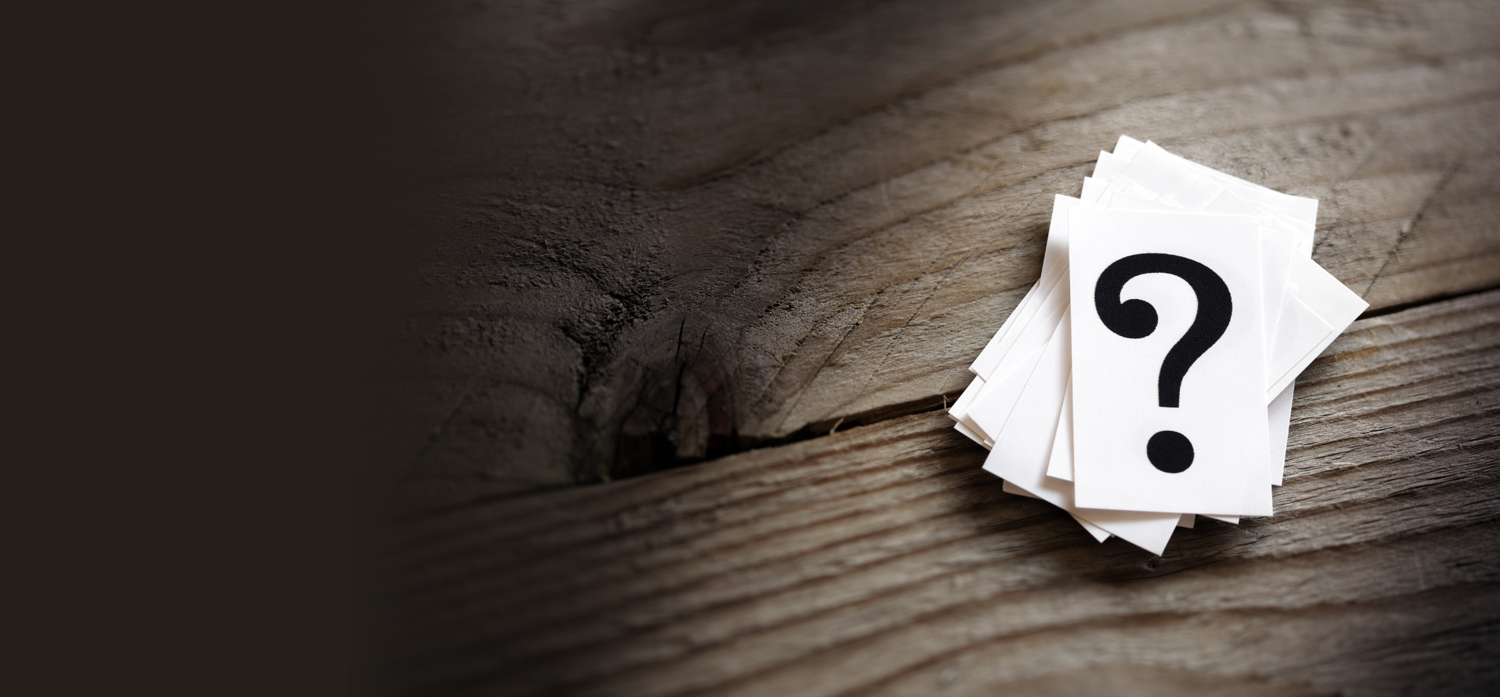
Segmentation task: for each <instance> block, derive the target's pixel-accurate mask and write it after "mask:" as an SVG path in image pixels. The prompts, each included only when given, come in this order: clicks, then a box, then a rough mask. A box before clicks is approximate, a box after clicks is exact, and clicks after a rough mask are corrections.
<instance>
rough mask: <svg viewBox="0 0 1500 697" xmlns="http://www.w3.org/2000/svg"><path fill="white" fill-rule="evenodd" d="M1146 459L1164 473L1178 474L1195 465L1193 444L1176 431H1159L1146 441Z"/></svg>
mask: <svg viewBox="0 0 1500 697" xmlns="http://www.w3.org/2000/svg"><path fill="white" fill-rule="evenodd" d="M1146 457H1147V458H1148V459H1150V460H1151V465H1152V466H1154V467H1156V469H1159V470H1161V471H1163V472H1169V473H1171V474H1177V473H1178V472H1181V471H1183V470H1185V469H1187V468H1188V467H1191V466H1192V464H1193V444H1192V443H1191V442H1190V441H1188V439H1187V436H1184V435H1182V434H1181V433H1178V432H1176V431H1158V432H1157V434H1156V435H1154V436H1151V440H1149V441H1146Z"/></svg>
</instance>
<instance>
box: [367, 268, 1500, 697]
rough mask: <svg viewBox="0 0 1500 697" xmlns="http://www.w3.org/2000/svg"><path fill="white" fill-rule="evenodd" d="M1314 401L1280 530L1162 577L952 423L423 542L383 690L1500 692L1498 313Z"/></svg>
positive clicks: (1203, 541)
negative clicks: (1001, 466) (999, 474)
mask: <svg viewBox="0 0 1500 697" xmlns="http://www.w3.org/2000/svg"><path fill="white" fill-rule="evenodd" d="M1297 385H1298V387H1297V406H1296V410H1295V411H1294V421H1293V425H1292V431H1291V446H1290V452H1289V459H1288V461H1289V468H1290V469H1289V471H1288V475H1287V480H1286V485H1285V486H1284V487H1281V488H1280V489H1278V490H1277V492H1276V494H1275V507H1276V515H1275V516H1274V517H1270V518H1261V519H1248V520H1246V521H1245V522H1244V523H1243V524H1241V525H1239V526H1230V525H1224V524H1220V523H1217V522H1213V521H1206V520H1201V519H1200V522H1199V523H1198V526H1197V528H1195V529H1192V530H1179V531H1178V532H1177V534H1176V536H1175V537H1174V539H1173V541H1172V542H1171V544H1170V545H1169V546H1168V548H1167V552H1166V554H1165V555H1164V556H1162V557H1153V556H1152V555H1150V554H1149V553H1146V552H1143V551H1141V550H1139V549H1136V548H1134V547H1132V546H1130V545H1129V544H1127V543H1124V542H1122V541H1119V540H1109V541H1107V542H1105V543H1103V544H1102V545H1101V544H1098V543H1095V542H1094V541H1093V540H1092V539H1091V538H1089V537H1088V536H1087V534H1085V533H1084V531H1083V530H1082V529H1080V528H1079V527H1078V526H1077V525H1076V524H1075V523H1074V522H1073V521H1072V520H1071V519H1070V518H1068V517H1067V516H1066V515H1065V514H1063V513H1062V512H1061V511H1059V510H1057V509H1055V508H1052V507H1050V506H1049V505H1047V504H1045V503H1041V502H1039V501H1036V500H1032V499H1027V498H1022V497H1017V496H1012V495H1008V494H1005V493H1002V492H1001V490H1000V483H999V481H998V480H996V479H995V478H994V477H992V476H990V475H989V474H986V473H985V472H983V471H982V470H980V469H979V468H980V464H981V463H982V461H983V458H984V451H983V450H981V449H980V448H978V447H976V446H974V445H973V444H971V443H970V442H968V441H967V440H965V439H964V438H963V437H961V436H960V435H958V434H957V433H955V432H954V431H953V430H952V429H951V428H950V426H951V422H950V421H949V420H948V419H947V418H946V417H945V416H944V415H943V414H942V413H941V412H931V413H923V414H915V415H910V416H905V417H900V418H896V419H891V420H887V421H884V422H881V423H877V424H874V425H869V426H863V427H858V428H855V429H852V430H849V431H841V432H839V433H837V434H835V435H831V436H826V437H821V438H817V439H813V440H809V441H805V442H799V443H794V444H789V445H784V446H779V447H773V448H766V449H761V450H756V451H752V452H748V453H743V454H739V455H734V456H731V457H726V458H722V459H719V460H716V461H713V462H709V463H705V464H702V465H698V466H694V467H689V468H683V469H678V470H673V471H670V472H663V473H658V474H654V475H650V476H646V477H641V478H636V479H631V480H627V481H622V482H614V483H610V484H604V485H599V486H592V487H583V488H575V489H566V490H559V491H553V492H547V493H540V494H535V495H531V496H526V497H520V498H512V499H509V500H503V501H496V502H491V503H488V504H484V505H477V506H473V507H469V508H466V509H464V510H461V511H455V512H451V513H448V514H444V515H438V516H434V517H431V518H428V519H425V520H423V521H421V522H419V523H409V524H406V525H404V526H401V527H400V532H401V538H400V540H399V542H397V543H395V544H394V545H393V546H392V547H391V549H390V551H391V553H392V554H393V555H394V556H393V557H392V558H393V559H395V560H396V562H395V566H394V567H393V568H392V569H390V570H388V575H387V576H385V578H387V580H388V581H389V582H390V583H391V590H389V591H388V595H387V602H388V603H390V605H389V606H388V609H390V610H391V612H392V613H393V614H394V615H396V616H399V617H400V618H402V620H403V621H402V622H399V623H398V625H399V626H402V627H404V630H403V631H402V632H401V633H399V634H398V635H397V636H396V637H395V638H394V640H393V642H394V643H393V645H394V646H395V649H394V652H393V655H392V656H390V657H388V659H389V661H388V663H387V664H386V665H387V668H388V669H389V670H390V671H391V674H390V675H388V676H387V680H388V681H389V682H387V683H385V684H386V686H387V687H393V688H398V691H409V692H410V693H412V694H418V693H421V694H433V693H448V692H453V693H462V694H494V695H543V694H548V695H552V694H577V695H652V696H657V697H668V696H676V695H707V694H712V695H767V694H770V695H778V694H797V695H842V694H855V693H858V694H893V695H894V694H907V695H934V694H943V695H948V694H955V695H969V694H973V695H993V694H1082V693H1113V694H1136V693H1139V694H1146V693H1148V692H1150V693H1154V694H1158V695H1160V694H1173V695H1175V694H1203V693H1205V692H1210V691H1215V690H1218V691H1222V692H1223V693H1225V694H1332V693H1340V694H1360V695H1365V694H1369V695H1375V694H1481V693H1484V692H1485V691H1486V690H1489V691H1490V692H1489V693H1490V694H1493V690H1494V689H1495V688H1496V687H1500V660H1497V656H1500V291H1490V292H1486V293H1482V294H1477V295H1469V296H1466V297H1463V298H1459V299H1454V300H1448V301H1442V302H1437V303H1432V304H1427V305H1424V306H1421V307H1417V308H1412V309H1408V310H1404V311H1400V312H1396V313H1393V314H1389V315H1386V316H1382V317H1376V318H1372V319H1366V320H1361V321H1359V322H1357V323H1356V324H1355V325H1354V326H1353V327H1352V328H1351V329H1350V330H1349V331H1348V332H1347V333H1346V334H1345V335H1344V336H1342V337H1341V338H1339V339H1338V340H1337V341H1336V342H1335V343H1334V344H1333V346H1332V347H1330V349H1329V350H1328V351H1327V353H1326V354H1325V355H1324V356H1323V357H1321V358H1320V359H1319V360H1318V361H1317V362H1315V363H1314V364H1313V365H1312V366H1311V367H1310V368H1309V369H1308V370H1307V371H1306V372H1305V373H1304V374H1303V375H1302V377H1301V378H1300V379H1299V380H1298V383H1297ZM1106 686H1108V687H1107V688H1106ZM1101 690H1102V692H1100V691H1101Z"/></svg>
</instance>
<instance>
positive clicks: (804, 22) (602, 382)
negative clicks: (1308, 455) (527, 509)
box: [387, 0, 1500, 511]
mask: <svg viewBox="0 0 1500 697" xmlns="http://www.w3.org/2000/svg"><path fill="white" fill-rule="evenodd" d="M414 12H415V11H414ZM412 23H413V26H415V27H418V28H419V30H420V34H421V36H423V37H426V38H425V39H424V40H423V41H418V42H416V43H417V44H418V47H417V48H414V49H413V50H414V55H417V56H419V59H414V60H412V61H411V65H412V66H413V67H412V69H413V70H414V71H416V72H418V73H419V74H420V75H421V76H422V77H423V78H424V79H425V81H426V82H427V83H428V84H429V85H430V87H431V91H432V96H431V98H430V99H428V100H424V101H423V106H424V108H426V109H427V113H426V115H425V120H423V121H422V122H421V123H419V124H417V125H415V126H414V127H413V128H414V130H415V131H416V132H418V133H420V134H421V135H422V136H423V137H424V138H425V141H424V142H425V143H426V146H425V149H426V150H427V151H429V152H432V153H436V156H435V157H433V158H432V159H431V161H430V162H428V164H427V165H426V166H425V167H424V168H421V169H420V170H418V171H416V172H414V173H413V175H412V177H413V180H412V184H411V189H410V193H411V197H412V199H413V203H414V204H415V205H416V206H417V207H418V208H419V209H420V210H421V211H423V217H422V222H421V226H422V230H423V242H422V243H421V244H420V245H418V247H419V248H417V249H414V251H413V257H414V258H415V259H416V260H417V262H418V264H419V265H420V272H419V274H417V275H418V277H419V278H418V279H417V283H416V284H415V285H414V287H413V288H412V289H411V292H409V293H407V294H406V295H405V305H404V306H403V308H402V309H401V311H400V312H399V313H397V314H396V315H394V316H393V317H392V318H391V326H392V327H393V335H395V336H396V337H397V338H396V339H395V340H394V346H393V348H394V349H396V350H397V351H398V352H400V353H401V354H402V355H405V356H408V357H410V361H409V362H408V365H410V366H413V367H411V368H409V369H406V370H405V371H404V372H402V373H401V374H399V375H392V376H391V377H390V379H389V380H388V389H389V390H390V391H392V392H394V393H399V394H401V395H403V398H402V400H403V403H405V404H407V405H409V406H408V408H407V411H406V413H405V414H404V415H403V417H402V418H400V419H398V420H396V422H395V426H393V427H392V429H391V431H392V434H391V435H392V438H393V442H394V445H392V446H391V447H390V448H389V449H388V451H389V453H390V457H391V458H392V459H393V461H394V464H392V465H390V466H389V468H388V469H389V470H390V472H389V473H388V475H387V476H388V478H389V479H390V480H391V482H392V485H393V489H394V499H393V502H392V504H391V505H392V507H393V508H395V509H397V510H402V511H424V510H432V509H435V508H441V507H444V506H455V505H462V504H465V503H467V502H472V501H476V500H481V499H485V498H489V497H494V496H503V495H513V494H516V493H519V492H525V491H529V490H535V489H538V488H545V487H552V486H561V485H567V484H572V483H576V482H588V481H598V480H607V479H612V478H619V477H623V476H628V475H632V474H639V473H642V472H647V471H654V470H660V469H663V468H667V467H672V466H678V465H682V464H685V463H691V462H697V461H701V460H704V459H712V458H714V457H718V456H722V455H724V454H728V453H733V452H737V451H740V450H743V449H745V448H748V447H754V446H762V445H767V444H773V443H777V442H785V441H786V440H788V439H795V438H805V437H810V436H813V435H817V434H824V433H828V432H829V431H830V430H832V429H834V428H847V427H848V426H850V425H855V424H861V423H872V422H875V421H879V420H882V419H886V418H890V417H892V416H897V415H901V414H909V413H912V412H915V411H921V410H926V409H931V408H934V407H937V406H940V405H941V404H942V403H943V401H944V399H946V398H950V397H951V396H952V395H954V394H956V393H957V392H958V391H959V390H961V389H962V387H963V386H964V385H965V384H966V383H967V381H968V379H969V376H968V374H967V372H966V370H965V369H966V367H967V365H968V364H969V363H970V361H972V360H973V358H974V356H975V355H977V353H978V351H979V350H980V348H981V347H982V346H983V345H984V344H985V342H986V341H987V340H988V339H989V337H990V336H991V335H992V334H993V332H994V331H995V329H996V328H998V327H999V325H1000V323H1001V322H1002V321H1003V320H1004V318H1005V316H1006V315H1007V314H1008V313H1009V311H1010V310H1011V309H1012V308H1013V307H1014V306H1015V304H1016V303H1017V302H1018V301H1019V299H1020V297H1021V296H1022V294H1023V293H1024V292H1025V290H1026V288H1027V287H1028V286H1029V285H1030V284H1031V283H1032V282H1033V281H1034V280H1035V279H1036V277H1037V274H1038V269H1039V265H1040V253H1041V249H1042V242H1043V240H1044V237H1045V234H1046V221H1047V218H1048V212H1049V208H1050V205H1051V204H1050V201H1051V197H1052V195H1053V194H1057V193H1062V194H1076V193H1078V191H1079V188H1080V184H1081V180H1082V177H1083V176H1084V175H1085V174H1087V173H1088V172H1089V171H1090V169H1091V164H1090V163H1091V161H1092V160H1093V159H1094V157H1095V155H1096V153H1097V152H1098V151H1099V150H1100V149H1104V148H1108V147H1110V146H1112V144H1113V143H1114V141H1115V139H1116V137H1117V136H1118V135H1119V134H1121V133H1126V134H1130V135H1132V136H1135V137H1138V138H1143V139H1154V140H1156V141H1158V142H1160V143H1162V144H1163V145H1165V146H1167V147H1169V148H1171V149H1173V150H1175V151H1177V152H1180V153H1181V154H1183V155H1186V156H1188V157H1191V158H1194V159H1196V160H1199V161H1202V162H1204V163H1206V164H1209V165H1212V166H1214V167H1218V168H1222V169H1224V170H1225V171H1228V172H1231V173H1233V174H1237V175H1240V176H1244V177H1247V178H1249V179H1252V180H1254V181H1257V182H1261V183H1264V184H1265V185H1267V186H1271V187H1274V188H1277V189H1281V190H1285V191H1288V192H1291V193H1294V194H1300V195H1307V196H1315V197H1317V198H1319V199H1321V201H1322V205H1321V208H1320V213H1319V221H1318V241H1317V249H1316V252H1315V258H1316V259H1317V260H1318V262H1319V263H1321V264H1323V265H1324V266H1325V267H1327V268H1328V269H1330V270H1331V271H1332V272H1333V273H1334V274H1335V275H1336V276H1338V278H1339V279H1340V280H1341V281H1343V282H1344V283H1346V284H1348V285H1349V286H1350V287H1351V288H1353V289H1355V290H1356V291H1357V292H1359V293H1361V294H1362V295H1363V296H1365V297H1366V298H1367V299H1368V300H1369V301H1370V303H1371V305H1372V306H1373V307H1374V308H1375V309H1377V310H1378V309H1381V308H1392V307H1404V306H1407V305H1410V304H1412V303H1418V302H1423V301H1428V300H1432V299H1436V298H1442V297H1448V296H1452V295H1456V294H1461V293H1466V292H1472V291H1475V290H1482V289H1486V288H1492V287H1495V286H1496V285H1497V284H1500V230H1497V227H1496V226H1495V224H1494V221H1495V220H1496V213H1497V208H1496V207H1497V205H1500V203H1497V202H1500V197H1497V196H1496V193H1497V192H1496V187H1497V184H1496V182H1497V177H1496V172H1497V168H1500V127H1497V126H1496V124H1500V6H1497V5H1495V4H1493V3H1487V2H1473V1H1448V2H1417V1H1416V0H1411V1H1409V2H1404V1H1401V0H1395V1H1385V0H1381V1H1379V2H1353V1H1350V2H1332V3H1303V2H1267V3H1256V2H1214V1H1211V0H1205V1H1202V2H1199V1H1196V0H1152V1H1149V2H1040V1H1034V2H1011V3H994V2H987V1H979V0H972V1H968V0H963V1H956V2H942V3H929V2H916V1H915V0H900V1H891V2H852V1H845V0H826V1H823V2H811V3H791V2H771V1H767V2H739V3H692V2H675V1H671V0H654V1H648V0H636V1H625V0H608V1H604V0H601V1H597V2H583V1H581V0H580V1H577V2H570V3H563V4H561V5H554V4H550V3H506V4H503V5H502V6H496V7H490V6H486V5H475V4H472V3H468V2H467V1H465V2H462V3H459V2H454V3H449V4H439V5H436V6H433V7H428V8H426V9H424V10H422V11H421V14H420V16H415V17H413V19H412Z"/></svg>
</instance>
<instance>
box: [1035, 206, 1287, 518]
mask: <svg viewBox="0 0 1500 697" xmlns="http://www.w3.org/2000/svg"><path fill="white" fill-rule="evenodd" d="M1069 234H1070V236H1071V240H1072V242H1071V247H1072V249H1071V250H1070V288H1071V293H1072V295H1073V296H1074V297H1077V298H1078V299H1079V301H1078V302H1076V303H1073V304H1072V307H1073V308H1074V312H1072V313H1071V317H1072V337H1073V342H1072V348H1073V351H1072V353H1073V361H1072V370H1073V429H1074V434H1075V438H1074V443H1073V453H1074V458H1073V477H1074V482H1075V483H1076V485H1077V488H1076V490H1075V497H1076V498H1075V503H1076V504H1077V505H1078V506H1079V507H1080V508H1100V509H1111V510H1126V511H1151V512H1162V511H1175V512H1178V513H1184V512H1195V513H1207V514H1218V515H1270V514H1271V490H1270V486H1268V484H1269V482H1268V481H1267V465H1266V462H1267V459H1268V455H1269V453H1268V448H1269V439H1270V436H1269V434H1268V430H1267V424H1266V407H1265V404H1266V400H1265V397H1264V394H1265V380H1264V375H1265V352H1264V350H1265V339H1264V332H1265V329H1264V328H1265V325H1264V322H1263V317H1262V314H1263V308H1262V300H1261V298H1262V296H1263V293H1262V288H1261V283H1262V277H1261V273H1262V272H1261V258H1260V256H1261V240H1260V237H1261V235H1260V226H1259V222H1258V221H1257V220H1256V219H1255V218H1251V217H1242V216H1216V215H1215V216H1210V215H1191V214H1174V213H1154V212H1136V211H1110V210H1097V209H1083V208H1076V209H1074V210H1073V211H1071V212H1070V214H1069ZM1121 332H1123V334H1122V333H1121ZM1053 434H1055V429H1054V431H1053ZM1085 434H1086V435H1085ZM1174 524H1175V520H1174Z"/></svg>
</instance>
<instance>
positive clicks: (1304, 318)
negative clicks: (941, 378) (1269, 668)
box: [949, 136, 1368, 554]
mask: <svg viewBox="0 0 1500 697" xmlns="http://www.w3.org/2000/svg"><path fill="white" fill-rule="evenodd" d="M1317 208H1318V202H1317V200H1316V199H1310V198H1302V197H1299V196H1290V195H1287V194H1283V193H1279V192H1276V191H1272V190H1270V189H1267V188H1265V187H1262V186H1258V185H1256V184H1251V183H1250V182H1247V181H1244V180H1242V179H1237V178H1235V177H1231V176H1229V175H1227V174H1224V173H1222V172H1218V171H1216V170H1213V169H1210V168H1208V167H1205V166H1203V165H1200V164H1197V163H1195V162H1191V161H1188V160H1186V159H1183V158H1181V157H1178V156H1177V155H1173V154H1171V153H1169V152H1167V151H1165V150H1163V149H1161V148H1160V147H1159V146H1157V145H1156V144H1155V143H1150V142H1147V143H1141V142H1140V141H1137V140H1133V139H1131V138H1129V137H1124V136H1122V137H1121V138H1120V141H1119V143H1117V144H1116V145H1115V151H1114V153H1113V154H1110V153H1107V152H1101V153H1099V161H1098V163H1097V164H1096V165H1095V167H1094V175H1093V176H1092V177H1085V178H1084V180H1083V194H1082V197H1081V198H1071V197H1068V196H1057V197H1056V198H1055V200H1054V202H1053V207H1052V224H1051V228H1050V231H1049V232H1048V235H1047V251H1046V257H1045V258H1044V259H1043V261H1042V275H1041V279H1040V280H1039V281H1038V282H1037V283H1036V285H1034V286H1032V288H1031V291H1030V292H1028V293H1027V294H1026V297H1025V298H1023V299H1022V300H1021V303H1020V304H1019V305H1018V306H1016V309H1015V311H1013V312H1012V313H1011V315H1010V317H1008V318H1007V319H1006V320H1005V323H1004V324H1002V325H1001V327H1000V331H998V332H996V333H995V337H994V338H993V339H991V340H990V343H989V345H988V346H986V347H985V348H984V351H983V352H982V353H980V354H979V358H978V359H976V360H975V361H974V364H973V365H972V366H970V370H972V371H973V372H974V374H975V375H976V376H977V377H975V378H974V381H973V383H972V384H970V385H969V387H968V389H966V390H964V393H963V396H962V397H960V398H959V399H958V401H957V402H955V403H954V405H953V407H952V408H951V409H950V411H949V415H950V416H952V417H953V419H954V420H955V421H957V422H958V423H957V426H956V428H957V429H958V430H959V431H960V432H962V433H963V434H964V435H965V436H968V437H969V438H972V439H974V440H975V441H977V442H978V443H980V444H981V445H984V446H985V447H986V448H989V450H990V454H989V457H988V458H987V459H986V460H985V463H984V468H985V469H986V470H988V471H990V472H992V473H994V474H995V475H998V476H999V477H1001V478H1002V479H1004V480H1005V490H1006V491H1009V492H1012V493H1016V494H1022V495H1026V496H1033V497H1036V498H1041V499H1044V500H1046V501H1048V502H1051V503H1052V504H1054V505H1057V506H1061V507H1062V508H1063V509H1064V510H1066V511H1068V513H1070V514H1072V516H1073V517H1074V518H1075V519H1076V520H1077V521H1078V522H1079V523H1080V524H1081V525H1083V527H1084V528H1085V529H1087V530H1088V531H1089V533H1090V534H1091V535H1093V536H1094V537H1095V538H1096V539H1098V540H1100V541H1103V540H1104V539H1105V538H1107V537H1109V536H1110V535H1111V534H1113V535H1118V536H1119V537H1121V538H1124V539H1125V540H1128V541H1129V542H1131V543H1134V544H1136V545H1138V546H1140V547H1142V548H1144V549H1147V550H1150V551H1151V552H1153V553H1156V554H1161V553H1162V552H1163V550H1165V549H1166V545H1167V540H1168V539H1170V538H1171V535H1172V530H1173V529H1174V528H1175V527H1177V526H1179V525H1181V526H1184V527H1192V522H1193V516H1194V515H1195V514H1198V515H1207V516H1210V517H1213V518H1217V519H1219V520H1223V521H1226V522H1229V523H1238V522H1239V517H1240V516H1264V515H1270V514H1271V487H1272V486H1273V485H1277V486H1279V485H1280V484H1281V479H1282V469H1283V467H1284V465H1285V462H1286V442H1287V428H1288V425H1289V423H1290V421H1291V411H1292V382H1293V380H1294V379H1295V378H1296V377H1297V375H1298V373H1300V372H1302V369H1303V368H1306V367H1307V365H1308V364H1309V363H1311V362H1312V361H1313V359H1314V358H1316V357H1317V356H1318V354H1319V353H1321V352H1322V351H1323V349H1325V348H1327V346H1328V344H1330V343H1331V342H1332V341H1333V340H1334V338H1335V337H1337V336H1338V335H1339V332H1341V331H1343V330H1344V328H1345V327H1347V326H1349V323H1350V322H1353V321H1354V320H1355V318H1357V317H1358V316H1359V314H1360V313H1361V312H1363V311H1364V310H1365V308H1366V307H1368V305H1366V303H1365V302H1364V301H1363V300H1361V299H1360V298H1359V296H1357V295H1355V294H1354V293H1352V292H1350V291H1349V289H1348V288H1345V287H1344V286H1343V284H1341V283H1339V281H1338V280H1337V279H1335V278H1334V277H1333V276H1332V275H1330V274H1329V273H1328V272H1327V271H1324V270H1323V268H1322V267H1320V266H1318V265H1317V264H1316V263H1315V262H1313V261H1312V258H1311V255H1312V247H1313V223H1314V220H1315V217H1316V214H1317Z"/></svg>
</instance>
